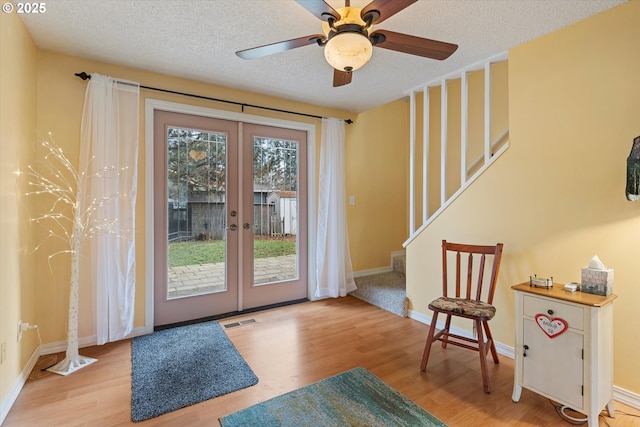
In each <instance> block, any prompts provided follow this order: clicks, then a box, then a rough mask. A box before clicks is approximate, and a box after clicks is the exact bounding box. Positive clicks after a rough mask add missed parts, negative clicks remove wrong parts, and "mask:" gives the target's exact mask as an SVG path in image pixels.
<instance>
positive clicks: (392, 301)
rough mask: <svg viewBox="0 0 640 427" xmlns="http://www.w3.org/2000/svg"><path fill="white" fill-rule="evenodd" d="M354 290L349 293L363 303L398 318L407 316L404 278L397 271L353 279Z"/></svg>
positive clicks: (407, 307)
mask: <svg viewBox="0 0 640 427" xmlns="http://www.w3.org/2000/svg"><path fill="white" fill-rule="evenodd" d="M355 281H356V286H357V287H358V289H356V290H355V291H353V292H350V293H349V295H353V296H354V297H356V298H359V299H361V300H363V301H366V302H368V303H369V304H373V305H375V306H377V307H380V308H383V309H385V310H387V311H390V312H392V313H395V314H397V315H398V316H402V317H408V316H409V300H408V298H407V289H406V283H405V276H404V274H403V273H401V272H399V271H390V272H388V273H380V274H374V275H371V276H363V277H358V278H356V279H355Z"/></svg>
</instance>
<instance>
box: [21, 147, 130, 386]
mask: <svg viewBox="0 0 640 427" xmlns="http://www.w3.org/2000/svg"><path fill="white" fill-rule="evenodd" d="M49 139H50V140H51V136H50V137H49ZM42 146H43V147H44V149H45V150H46V154H45V156H44V160H45V161H44V162H43V164H42V165H41V167H40V168H39V170H37V169H36V168H34V167H32V166H28V171H27V172H26V173H25V174H26V175H27V176H29V178H30V181H29V185H30V186H31V187H32V188H34V190H33V191H30V192H28V193H27V195H49V196H52V197H53V198H55V200H54V201H53V203H52V204H51V207H50V208H49V210H48V211H47V212H45V213H43V214H40V215H38V216H37V217H35V218H33V219H32V221H34V222H36V223H39V224H41V225H43V226H45V228H47V229H48V231H49V233H48V235H47V237H46V238H45V239H43V240H42V241H41V242H40V244H38V246H37V247H36V250H37V249H38V248H39V247H40V246H41V245H42V244H43V243H44V242H45V241H47V240H49V239H59V240H62V241H64V242H65V243H66V244H67V245H68V248H67V249H64V250H61V251H58V252H55V253H53V254H51V255H49V258H48V259H49V262H51V259H52V258H53V257H55V256H57V255H60V254H63V253H70V254H71V283H70V287H69V320H68V326H67V350H66V355H65V358H64V359H63V360H62V361H61V362H60V363H58V364H56V365H54V366H52V367H51V368H49V369H48V370H49V371H51V372H55V373H57V374H60V375H68V374H70V373H72V372H75V371H77V370H78V369H81V368H83V367H85V366H87V365H90V364H91V363H93V362H96V361H97V359H93V358H90V357H84V356H81V355H80V354H79V353H78V305H79V301H78V300H79V299H78V288H79V281H80V274H79V265H80V249H81V247H82V244H83V243H84V242H85V241H86V240H87V239H89V238H91V237H93V236H95V235H96V234H99V233H112V234H119V233H118V232H117V224H118V219H117V218H114V219H104V218H100V217H99V209H100V208H101V207H102V206H104V205H105V204H106V203H108V202H110V201H112V200H113V199H115V198H118V197H120V194H118V193H116V194H113V195H110V196H108V197H104V198H102V199H95V198H90V197H87V196H86V195H83V194H82V190H83V188H85V186H86V185H85V184H86V181H87V180H88V179H89V178H90V176H89V175H88V174H87V173H86V172H85V171H82V172H78V171H77V170H76V168H75V167H74V166H73V164H72V163H71V162H70V161H69V159H67V157H66V156H65V155H64V153H63V152H62V149H61V148H59V147H58V146H56V145H55V143H54V142H53V141H49V140H45V141H43V142H42ZM89 163H91V162H89ZM119 173H120V171H119V170H117V169H116V168H115V167H105V168H102V169H101V170H99V171H98V172H95V173H94V174H93V176H92V178H97V179H103V178H108V177H111V176H117V175H118V174H119Z"/></svg>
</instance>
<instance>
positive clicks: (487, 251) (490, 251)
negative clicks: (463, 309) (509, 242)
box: [442, 240, 503, 304]
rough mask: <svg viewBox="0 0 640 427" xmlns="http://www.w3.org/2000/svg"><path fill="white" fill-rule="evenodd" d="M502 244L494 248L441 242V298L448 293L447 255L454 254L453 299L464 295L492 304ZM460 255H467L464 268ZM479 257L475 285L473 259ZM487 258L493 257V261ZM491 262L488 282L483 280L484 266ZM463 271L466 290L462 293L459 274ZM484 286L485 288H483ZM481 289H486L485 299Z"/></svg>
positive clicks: (467, 297)
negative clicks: (454, 277)
mask: <svg viewBox="0 0 640 427" xmlns="http://www.w3.org/2000/svg"><path fill="white" fill-rule="evenodd" d="M502 246H503V245H502V243H498V244H497V245H495V246H486V245H469V244H460V243H450V242H447V241H446V240H443V241H442V255H443V256H442V274H443V278H442V285H443V296H445V297H446V296H447V293H448V289H447V288H448V273H447V271H448V268H447V264H448V262H447V253H448V252H455V263H456V269H455V272H456V279H455V280H456V281H455V297H456V298H460V297H461V296H462V295H463V294H464V298H466V299H472V298H473V297H472V295H474V297H475V298H474V299H475V300H478V301H485V302H487V303H489V304H491V303H492V302H493V296H494V293H495V286H496V281H497V278H498V270H499V268H500V259H501V257H502ZM461 254H468V257H466V258H467V261H466V266H462V263H463V261H462V256H461ZM478 255H479V264H478V266H477V269H478V281H477V283H476V284H475V289H474V283H473V270H474V258H475V256H478ZM488 256H493V260H492V262H491V259H490V258H489V257H488ZM489 262H491V264H490V265H491V268H492V270H491V277H490V278H489V279H488V280H485V266H486V265H487V264H488V263H489ZM463 269H466V278H467V280H466V289H465V292H464V293H463V292H462V289H461V274H464V273H465V272H464V271H463ZM485 284H486V286H485ZM483 289H488V295H487V296H486V299H483V298H482V291H483Z"/></svg>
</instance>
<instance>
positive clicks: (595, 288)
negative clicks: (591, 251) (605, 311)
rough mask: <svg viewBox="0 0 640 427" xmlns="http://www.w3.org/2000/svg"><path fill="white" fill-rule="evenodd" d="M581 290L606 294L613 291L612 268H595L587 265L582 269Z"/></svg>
mask: <svg viewBox="0 0 640 427" xmlns="http://www.w3.org/2000/svg"><path fill="white" fill-rule="evenodd" d="M581 290H582V292H586V293H588V294H596V295H604V296H608V295H611V294H612V293H613V270H612V269H610V268H608V269H604V270H597V269H593V268H589V267H584V268H583V269H582V284H581Z"/></svg>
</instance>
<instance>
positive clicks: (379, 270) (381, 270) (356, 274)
mask: <svg viewBox="0 0 640 427" xmlns="http://www.w3.org/2000/svg"><path fill="white" fill-rule="evenodd" d="M405 253H406V251H394V252H391V261H390V263H389V266H388V267H379V268H371V269H369V270H360V271H354V272H353V277H363V276H372V275H374V274H382V273H389V272H391V271H393V258H394V257H397V256H400V255H404V254H405Z"/></svg>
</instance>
